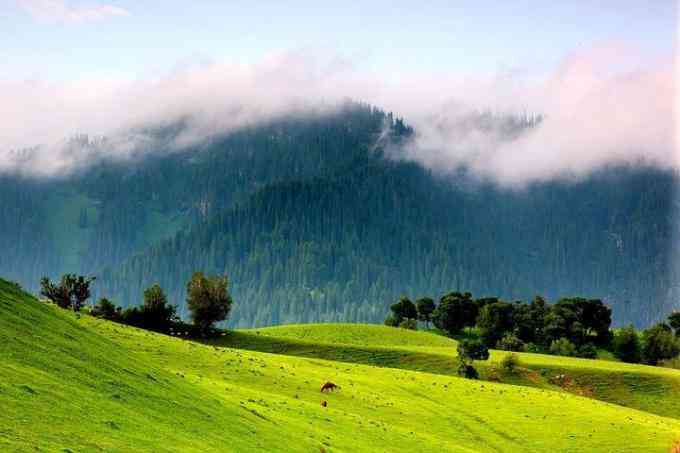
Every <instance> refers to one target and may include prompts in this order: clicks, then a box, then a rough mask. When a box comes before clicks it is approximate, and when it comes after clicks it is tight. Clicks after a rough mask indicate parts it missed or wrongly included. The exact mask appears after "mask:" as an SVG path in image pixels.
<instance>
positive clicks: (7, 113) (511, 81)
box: [0, 44, 678, 185]
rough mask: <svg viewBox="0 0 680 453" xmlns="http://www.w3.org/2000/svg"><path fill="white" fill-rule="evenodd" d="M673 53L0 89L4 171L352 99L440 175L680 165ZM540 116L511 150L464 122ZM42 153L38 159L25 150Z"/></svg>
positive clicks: (282, 58)
mask: <svg viewBox="0 0 680 453" xmlns="http://www.w3.org/2000/svg"><path fill="white" fill-rule="evenodd" d="M675 80H676V77H675V66H674V56H667V57H665V58H656V59H650V58H647V57H645V56H644V55H643V54H641V53H639V52H636V51H635V50H634V49H631V48H630V47H627V46H624V45H620V44H609V45H602V46H597V47H592V48H590V49H585V50H582V51H579V52H575V53H574V54H572V55H570V56H568V57H567V58H565V59H564V61H562V62H561V64H560V65H559V66H558V67H557V68H556V69H555V70H554V71H552V72H551V73H549V74H547V75H544V76H542V77H536V76H533V77H532V76H526V75H521V74H520V75H517V74H500V75H498V74H494V75H490V76H480V77H470V76H466V77H461V76H456V75H451V76H449V75H439V76H432V75H423V76H410V77H403V78H402V79H401V80H399V81H398V82H397V81H391V82H388V81H385V80H384V79H383V78H382V77H381V75H380V74H371V73H365V72H362V71H361V69H360V68H358V67H357V66H355V65H354V64H353V62H351V61H348V60H345V59H342V58H328V57H325V58H315V57H313V56H309V55H305V54H301V53H283V54H277V55H274V56H271V57H269V58H267V59H265V60H263V61H261V62H259V63H257V64H232V63H223V62H217V63H210V64H202V65H199V66H191V67H186V68H183V69H180V70H177V71H175V72H174V73H172V74H170V75H167V76H165V77H162V78H157V79H148V80H80V81H73V82H70V83H51V82H49V81H44V80H30V81H8V80H5V81H2V80H0V98H2V99H3V102H2V103H0V118H3V127H2V128H0V171H13V170H17V169H20V170H21V171H24V172H29V173H31V174H56V173H63V172H67V171H69V170H71V169H73V168H76V167H78V166H79V165H82V164H83V162H82V161H81V159H82V155H80V154H79V153H77V152H73V149H72V148H70V147H68V146H64V138H65V137H71V136H73V135H74V134H77V133H87V134H89V135H91V136H106V137H108V138H109V139H108V140H109V141H108V142H107V145H106V147H104V148H107V149H108V151H107V152H108V153H109V154H110V156H109V157H113V158H116V157H120V158H124V157H126V156H128V155H129V154H130V153H131V152H133V151H134V150H135V149H136V148H138V147H139V144H140V143H144V140H145V139H146V138H147V137H143V136H140V135H138V134H137V135H136V134H135V133H131V131H139V130H141V128H143V127H145V126H148V125H163V124H171V123H172V122H174V121H178V120H180V119H182V120H184V121H185V122H186V123H187V124H188V125H189V127H188V128H187V129H186V131H185V133H184V134H183V135H181V136H180V137H178V138H177V142H176V145H178V146H182V145H185V144H189V143H192V142H195V141H197V140H201V139H203V138H207V137H210V136H212V135H214V134H217V133H223V132H228V131H230V130H234V129H237V128H239V127H243V126H245V125H251V124H255V123H257V122H260V121H266V120H269V119H272V118H275V117H277V116H280V115H287V114H290V113H292V112H294V113H297V114H319V113H323V112H328V111H330V110H332V109H333V107H334V106H337V105H339V104H340V103H341V101H342V100H343V99H347V98H351V99H354V100H360V101H364V102H370V103H372V104H374V105H376V106H379V107H381V108H384V109H387V110H391V111H394V112H395V113H397V114H399V115H401V116H404V117H405V119H406V121H407V122H408V123H410V124H412V125H413V126H414V127H415V129H416V131H417V134H416V137H415V138H414V140H413V141H412V142H411V143H409V144H408V145H407V146H406V147H405V149H404V150H402V152H401V156H402V157H405V158H407V159H413V160H416V161H419V162H422V163H423V164H424V165H426V166H429V167H431V168H433V169H436V170H437V171H440V172H444V173H446V172H448V171H453V170H455V169H457V168H459V167H460V166H465V167H467V168H469V169H471V170H472V171H473V172H475V173H476V174H478V175H479V176H481V177H484V178H492V179H494V180H496V181H498V182H499V183H501V184H507V185H517V184H520V185H522V184H526V183H528V182H533V181H541V180H546V179H552V178H564V177H568V178H570V177H580V176H583V175H587V174H588V173H589V172H591V171H593V170H595V169H598V168H600V167H602V166H604V165H607V164H612V163H636V162H640V161H645V162H646V163H651V164H655V165H659V166H663V167H671V166H677V165H678V159H677V156H676V154H675V150H676V146H675V144H676V142H675V139H676V134H677V133H678V127H677V123H676V122H677V119H676V116H675V99H676V97H675V96H676V87H675ZM486 110H490V111H492V112H496V113H504V114H515V115H518V114H520V115H521V114H524V112H528V113H529V114H541V115H543V118H544V119H543V121H542V122H541V123H540V125H539V126H536V127H534V128H531V129H530V130H528V131H527V132H526V133H524V134H521V135H519V136H514V137H512V138H511V139H510V138H508V137H507V134H504V133H502V131H499V130H498V129H495V128H491V129H489V128H479V127H475V126H474V124H472V125H471V124H470V123H469V122H467V121H466V118H469V117H470V116H471V115H474V114H475V113H474V112H480V111H486ZM38 144H40V145H43V146H42V147H39V148H37V149H33V151H31V152H30V153H25V152H24V153H21V152H17V150H21V149H25V148H30V147H34V146H35V145H38Z"/></svg>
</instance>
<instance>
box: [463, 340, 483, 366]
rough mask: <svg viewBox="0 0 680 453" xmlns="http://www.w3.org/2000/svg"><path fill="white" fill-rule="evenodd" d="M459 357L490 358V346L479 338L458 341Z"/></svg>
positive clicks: (467, 358) (466, 359)
mask: <svg viewBox="0 0 680 453" xmlns="http://www.w3.org/2000/svg"><path fill="white" fill-rule="evenodd" d="M458 357H459V358H460V359H461V360H465V361H468V360H469V361H472V360H488V359H489V348H487V347H486V345H485V344H484V342H482V341H481V340H477V339H465V340H461V341H459V342H458Z"/></svg>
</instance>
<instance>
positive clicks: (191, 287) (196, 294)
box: [187, 272, 232, 335]
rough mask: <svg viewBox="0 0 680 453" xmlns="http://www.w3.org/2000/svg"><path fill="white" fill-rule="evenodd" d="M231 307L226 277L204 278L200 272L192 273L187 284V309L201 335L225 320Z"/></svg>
mask: <svg viewBox="0 0 680 453" xmlns="http://www.w3.org/2000/svg"><path fill="white" fill-rule="evenodd" d="M231 305H232V299H231V296H230V295H229V291H228V280H227V277H226V276H224V277H220V276H211V277H206V276H205V275H203V273H202V272H195V273H194V275H193V276H192V277H191V280H190V281H189V283H188V284H187V307H188V308H189V311H190V312H191V319H192V320H193V322H194V325H195V326H196V327H197V328H198V329H199V330H200V331H201V333H202V334H203V335H205V334H207V333H208V332H209V331H210V329H212V327H213V325H214V324H215V323H216V322H221V321H224V320H225V319H227V317H228V316H229V312H230V311H231Z"/></svg>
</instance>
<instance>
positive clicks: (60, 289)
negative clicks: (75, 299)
mask: <svg viewBox="0 0 680 453" xmlns="http://www.w3.org/2000/svg"><path fill="white" fill-rule="evenodd" d="M64 283H65V282H64V277H62V283H61V284H59V285H55V284H53V283H52V282H51V281H50V279H49V278H47V277H43V278H42V279H41V280H40V295H41V296H44V297H46V298H47V299H49V300H51V301H52V302H54V303H55V304H57V305H58V306H59V307H61V308H71V292H70V291H69V289H68V288H67V287H66V286H65V284H64Z"/></svg>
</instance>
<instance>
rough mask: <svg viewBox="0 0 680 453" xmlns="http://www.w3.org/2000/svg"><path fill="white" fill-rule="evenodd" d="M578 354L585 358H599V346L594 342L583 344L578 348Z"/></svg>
mask: <svg viewBox="0 0 680 453" xmlns="http://www.w3.org/2000/svg"><path fill="white" fill-rule="evenodd" d="M576 356H577V357H581V358H583V359H596V358H597V348H596V347H595V345H594V344H593V343H586V344H582V345H581V346H579V347H578V349H577V350H576Z"/></svg>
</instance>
